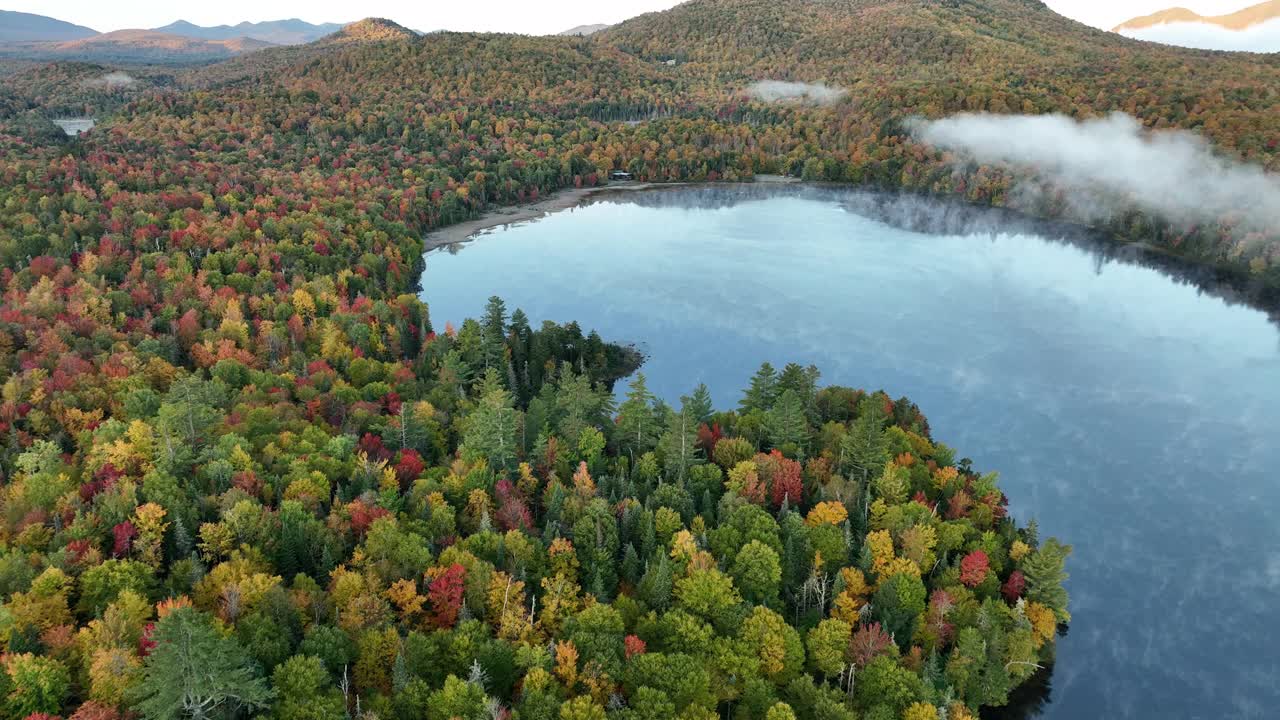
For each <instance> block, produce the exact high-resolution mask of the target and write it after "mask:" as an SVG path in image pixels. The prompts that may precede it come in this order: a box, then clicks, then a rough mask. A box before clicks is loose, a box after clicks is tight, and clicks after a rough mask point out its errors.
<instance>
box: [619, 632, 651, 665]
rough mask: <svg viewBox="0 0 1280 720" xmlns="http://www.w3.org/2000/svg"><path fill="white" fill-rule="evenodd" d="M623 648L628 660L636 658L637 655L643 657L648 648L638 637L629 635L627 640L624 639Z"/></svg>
mask: <svg viewBox="0 0 1280 720" xmlns="http://www.w3.org/2000/svg"><path fill="white" fill-rule="evenodd" d="M622 646H623V649H624V650H625V651H626V653H627V659H628V660H630V659H631V658H633V657H635V656H636V655H643V654H644V651H645V649H646V647H647V646H646V645H645V642H644V641H643V640H641V639H640V638H638V637H636V636H635V635H628V636H627V637H626V638H624V639H623V641H622Z"/></svg>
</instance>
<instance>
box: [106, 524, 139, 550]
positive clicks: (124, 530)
mask: <svg viewBox="0 0 1280 720" xmlns="http://www.w3.org/2000/svg"><path fill="white" fill-rule="evenodd" d="M111 536H112V537H113V538H115V545H114V546H113V547H112V548H111V554H112V555H114V556H116V557H124V556H125V555H128V554H129V550H130V549H131V548H132V547H133V539H134V538H136V537H138V529H137V528H135V527H134V526H133V523H131V522H129V521H128V520H125V521H124V522H122V523H120V524H119V525H116V526H115V527H113V528H111Z"/></svg>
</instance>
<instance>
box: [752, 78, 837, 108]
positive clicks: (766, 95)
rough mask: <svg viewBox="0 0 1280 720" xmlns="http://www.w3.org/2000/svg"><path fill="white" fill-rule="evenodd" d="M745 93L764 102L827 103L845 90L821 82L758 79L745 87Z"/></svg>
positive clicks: (835, 99)
mask: <svg viewBox="0 0 1280 720" xmlns="http://www.w3.org/2000/svg"><path fill="white" fill-rule="evenodd" d="M747 94H748V95H750V96H751V97H753V98H755V99H756V100H763V101H764V102H811V103H816V104H818V105H829V104H831V103H834V102H836V101H837V100H839V99H840V98H842V97H844V96H845V90H843V89H842V88H835V87H830V86H828V85H824V84H822V83H803V82H787V81H785V80H759V81H757V82H754V83H752V84H751V85H750V86H748V87H747Z"/></svg>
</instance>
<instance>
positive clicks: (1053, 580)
mask: <svg viewBox="0 0 1280 720" xmlns="http://www.w3.org/2000/svg"><path fill="white" fill-rule="evenodd" d="M1070 554H1071V546H1070V545H1063V544H1062V543H1060V542H1058V540H1057V539H1056V538H1049V539H1048V540H1046V541H1045V542H1044V543H1043V544H1042V545H1041V546H1040V547H1039V548H1037V549H1036V550H1035V551H1034V552H1032V553H1031V554H1030V555H1028V556H1027V557H1026V558H1024V559H1023V560H1022V574H1023V576H1024V577H1026V581H1027V590H1026V598H1027V599H1028V600H1035V601H1036V602H1038V603H1040V604H1041V605H1044V606H1045V607H1047V608H1049V609H1050V610H1052V611H1053V614H1054V615H1055V616H1056V617H1057V618H1058V621H1059V622H1067V621H1069V620H1071V614H1070V613H1068V612H1067V590H1066V588H1064V587H1063V583H1064V582H1066V580H1067V573H1066V572H1065V571H1064V570H1063V566H1064V565H1065V564H1066V561H1067V556H1068V555H1070Z"/></svg>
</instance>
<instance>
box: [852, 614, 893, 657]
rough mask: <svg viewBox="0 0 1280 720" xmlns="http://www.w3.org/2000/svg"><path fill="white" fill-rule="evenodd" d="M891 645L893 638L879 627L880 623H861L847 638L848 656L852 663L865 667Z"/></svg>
mask: <svg viewBox="0 0 1280 720" xmlns="http://www.w3.org/2000/svg"><path fill="white" fill-rule="evenodd" d="M891 647H893V638H892V637H890V636H889V633H886V632H885V631H884V629H883V628H881V627H880V623H871V624H870V625H863V626H862V627H860V628H858V629H857V630H855V631H854V633H853V638H852V639H850V640H849V656H850V658H852V659H853V664H854V665H857V666H858V667H866V666H867V665H868V664H869V663H870V662H871V661H872V660H875V659H876V657H877V656H878V655H882V654H884V653H886V652H888V651H889V648H891Z"/></svg>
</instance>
